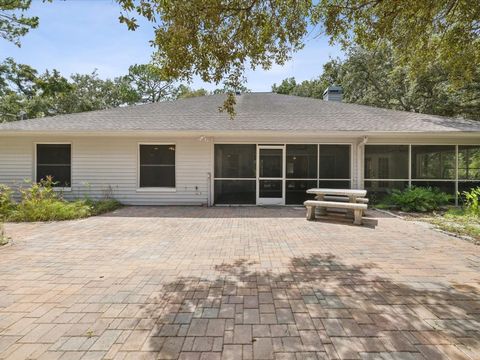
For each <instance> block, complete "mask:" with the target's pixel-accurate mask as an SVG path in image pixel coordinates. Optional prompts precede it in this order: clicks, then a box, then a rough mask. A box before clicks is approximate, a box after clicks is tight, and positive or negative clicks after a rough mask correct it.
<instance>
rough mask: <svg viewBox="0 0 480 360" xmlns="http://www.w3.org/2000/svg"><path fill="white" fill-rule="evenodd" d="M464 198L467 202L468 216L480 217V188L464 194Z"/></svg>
mask: <svg viewBox="0 0 480 360" xmlns="http://www.w3.org/2000/svg"><path fill="white" fill-rule="evenodd" d="M461 195H462V198H463V199H464V201H465V210H466V212H467V213H468V214H471V215H475V216H479V215H480V187H476V188H474V189H470V191H464V192H462V194H461Z"/></svg>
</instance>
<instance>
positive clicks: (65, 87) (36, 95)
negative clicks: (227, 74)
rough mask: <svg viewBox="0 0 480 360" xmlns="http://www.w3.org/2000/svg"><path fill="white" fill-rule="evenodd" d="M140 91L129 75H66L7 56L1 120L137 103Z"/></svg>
mask: <svg viewBox="0 0 480 360" xmlns="http://www.w3.org/2000/svg"><path fill="white" fill-rule="evenodd" d="M140 99H141V98H140V95H139V94H138V93H137V92H136V90H135V88H134V87H133V86H132V84H131V81H130V78H129V77H128V76H120V77H117V78H115V79H113V80H110V79H107V80H103V79H100V78H99V77H98V74H97V72H96V71H93V72H92V73H91V74H74V75H72V76H71V77H70V79H67V78H65V77H63V76H62V75H61V74H60V72H58V71H57V70H52V71H48V70H47V71H45V72H44V73H43V74H40V75H38V72H37V71H36V70H35V69H33V68H31V67H30V66H28V65H25V64H17V63H16V62H15V61H14V60H13V59H11V58H9V59H6V60H5V61H4V62H3V63H1V64H0V122H1V121H14V120H19V119H31V118H36V117H43V116H52V115H58V114H69V113H75V112H82V111H90V110H101V109H106V108H111V107H117V106H121V105H130V104H135V103H138V102H139V101H140Z"/></svg>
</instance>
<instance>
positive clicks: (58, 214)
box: [0, 178, 122, 222]
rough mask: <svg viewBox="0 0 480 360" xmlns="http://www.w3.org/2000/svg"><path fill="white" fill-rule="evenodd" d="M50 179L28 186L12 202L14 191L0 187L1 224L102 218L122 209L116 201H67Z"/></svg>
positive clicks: (3, 186)
mask: <svg viewBox="0 0 480 360" xmlns="http://www.w3.org/2000/svg"><path fill="white" fill-rule="evenodd" d="M53 185H54V183H53V181H52V179H51V178H47V179H44V180H41V181H40V182H39V183H28V186H27V187H24V188H21V189H20V194H21V200H20V202H19V203H18V204H16V203H14V202H13V201H12V197H11V195H12V190H11V189H10V188H8V187H7V186H5V185H0V220H2V219H3V220H5V221H13V222H20V221H58V220H72V219H80V218H84V217H88V216H93V215H100V214H103V213H106V212H109V211H113V210H115V209H118V208H119V207H121V206H122V205H121V204H120V203H119V202H118V201H117V200H114V199H103V200H99V201H93V200H88V199H84V200H76V201H71V202H69V201H66V200H64V199H63V198H62V194H61V193H59V192H57V191H55V189H54V187H53Z"/></svg>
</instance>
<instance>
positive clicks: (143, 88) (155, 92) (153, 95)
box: [128, 64, 174, 103]
mask: <svg viewBox="0 0 480 360" xmlns="http://www.w3.org/2000/svg"><path fill="white" fill-rule="evenodd" d="M128 78H129V79H130V81H131V82H132V84H133V86H134V87H135V89H136V91H137V94H138V96H139V98H140V100H141V101H142V102H145V103H149V102H157V101H160V100H165V99H167V98H169V97H170V96H171V95H172V94H173V93H174V87H173V81H172V80H169V79H168V78H167V77H166V76H165V75H164V74H163V72H162V71H161V70H160V68H158V67H156V66H154V65H152V64H140V65H137V64H135V65H132V66H130V67H129V69H128Z"/></svg>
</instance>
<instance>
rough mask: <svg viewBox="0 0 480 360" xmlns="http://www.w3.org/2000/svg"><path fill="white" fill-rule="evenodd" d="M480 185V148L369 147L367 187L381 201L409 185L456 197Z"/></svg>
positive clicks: (367, 150) (366, 174) (425, 146)
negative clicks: (390, 193)
mask: <svg viewBox="0 0 480 360" xmlns="http://www.w3.org/2000/svg"><path fill="white" fill-rule="evenodd" d="M387 159H388V161H387ZM408 163H410V171H408V166H409V165H408ZM457 164H458V166H457ZM390 179H391V180H390ZM479 183H480V145H366V146H365V188H366V189H367V190H368V191H369V192H370V193H372V195H373V194H375V197H376V198H377V199H378V198H380V196H379V194H381V195H382V196H383V195H385V194H386V193H388V192H390V191H391V190H392V189H404V188H405V187H407V186H422V187H432V188H436V189H439V190H441V191H443V192H446V193H449V194H451V195H453V196H454V197H455V198H456V197H458V193H462V192H463V191H465V190H468V189H470V188H472V187H475V186H477V185H478V184H479ZM372 197H373V196H372ZM455 201H456V200H455Z"/></svg>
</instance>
